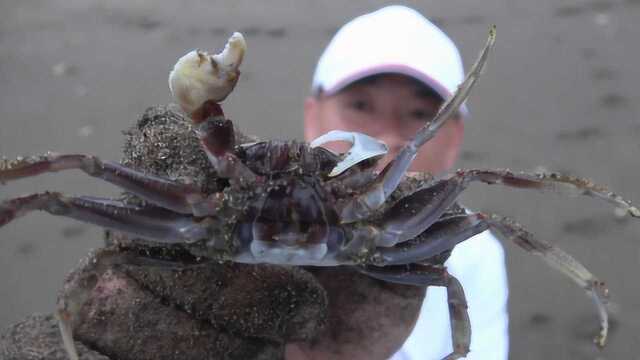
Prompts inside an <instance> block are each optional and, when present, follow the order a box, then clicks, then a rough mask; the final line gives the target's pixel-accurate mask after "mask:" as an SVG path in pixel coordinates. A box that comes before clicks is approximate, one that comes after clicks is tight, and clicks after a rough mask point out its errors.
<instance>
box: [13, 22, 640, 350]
mask: <svg viewBox="0 0 640 360" xmlns="http://www.w3.org/2000/svg"><path fill="white" fill-rule="evenodd" d="M494 36H495V34H494V32H493V30H492V33H491V35H490V38H489V41H488V43H487V45H486V47H485V49H484V50H483V52H482V53H481V55H480V58H479V60H478V61H477V63H476V64H475V65H474V67H473V68H472V70H471V72H470V73H469V75H468V76H467V78H466V79H465V81H464V82H463V83H462V84H461V85H460V87H459V89H458V91H457V92H456V94H455V95H454V96H453V97H452V98H450V99H449V100H448V101H447V102H445V104H444V105H443V106H442V108H441V109H440V111H439V112H438V114H437V116H436V118H435V119H434V120H433V121H432V122H431V123H429V124H427V125H426V126H425V127H424V128H422V129H421V130H420V131H419V132H418V133H417V134H416V136H415V137H414V139H413V140H412V141H410V142H409V143H408V144H407V145H406V146H405V147H404V148H403V149H402V151H400V153H399V155H398V156H397V157H396V158H395V159H394V160H393V161H392V162H391V163H390V164H389V165H388V166H387V167H386V168H385V169H384V170H383V171H382V172H380V173H377V172H376V171H375V167H374V165H375V162H376V159H377V157H378V156H379V155H382V154H384V145H382V144H380V143H378V142H377V141H376V140H375V139H371V138H369V137H366V136H364V135H362V134H357V133H350V134H345V133H340V132H337V133H329V134H327V135H326V136H324V137H322V138H320V139H318V140H317V141H316V142H314V144H313V145H320V144H322V143H323V142H326V141H333V140H344V139H345V138H349V139H352V142H353V143H354V144H355V145H358V146H354V148H352V149H351V150H350V151H349V152H347V153H346V154H342V155H338V154H334V153H332V152H330V151H328V150H325V149H323V148H320V147H313V146H308V145H306V144H301V143H296V142H276V141H269V142H267V141H262V142H253V143H245V144H236V135H235V134H234V128H233V124H232V123H231V122H230V121H229V120H227V119H226V118H225V117H224V114H223V112H222V109H221V107H220V106H219V104H218V102H219V101H222V100H223V99H224V98H225V97H226V96H227V95H228V94H229V92H230V91H231V90H232V89H233V87H234V86H235V83H236V81H237V77H238V74H239V73H238V71H237V69H238V66H239V65H240V62H241V60H242V56H243V54H244V41H243V40H242V37H241V36H239V35H234V36H233V37H232V38H231V39H230V42H229V44H228V45H227V47H226V48H225V50H224V51H223V52H222V53H221V54H220V55H214V56H209V55H208V54H206V53H202V52H200V51H195V52H192V53H189V54H187V55H185V56H184V57H183V58H181V59H180V60H179V61H178V63H177V64H176V68H175V69H174V71H173V72H172V74H171V76H170V85H171V89H172V91H173V93H174V96H175V97H176V99H177V100H178V102H179V103H180V105H181V106H182V107H183V109H184V110H185V111H186V112H187V113H188V116H189V117H190V118H191V120H192V121H193V126H194V128H195V131H196V133H197V136H198V138H199V142H200V144H201V147H202V150H203V152H204V154H206V157H207V159H208V161H209V162H210V165H211V167H212V168H213V170H214V172H215V174H216V175H215V176H216V180H215V184H216V186H215V187H217V188H215V189H214V191H211V192H207V191H204V190H203V189H202V188H201V187H199V186H197V185H194V184H193V183H186V182H181V181H175V180H169V179H166V178H165V177H162V176H156V175H145V173H143V172H141V171H136V170H133V169H131V168H128V167H125V166H123V165H119V164H115V163H107V162H102V161H100V160H99V159H97V158H95V157H91V156H86V155H48V156H46V157H43V158H36V159H27V160H23V161H19V162H16V163H7V164H5V166H4V169H2V170H0V181H10V180H14V179H19V178H24V177H29V176H35V175H38V174H41V173H44V172H51V171H60V170H66V169H80V170H82V171H84V172H86V173H87V174H89V175H91V176H94V177H97V178H101V179H103V180H105V181H108V182H111V183H113V184H115V185H117V186H119V187H121V188H122V189H124V190H126V191H128V192H129V193H131V194H133V195H135V196H136V197H137V198H139V199H142V201H141V202H139V203H138V204H131V203H128V202H126V201H113V200H109V199H96V198H89V197H66V196H63V195H61V194H57V193H43V194H33V195H28V196H24V197H19V198H14V199H10V200H7V201H5V202H3V203H2V204H0V224H3V223H7V222H9V221H11V220H13V219H14V218H16V217H19V216H21V215H24V214H25V213H27V212H29V211H31V210H36V209H38V210H45V211H48V212H50V213H52V214H56V215H63V216H68V217H72V218H76V219H78V220H81V221H85V222H90V223H94V224H97V225H100V226H104V227H107V228H111V229H114V230H117V231H123V232H126V233H129V234H131V235H134V236H138V237H141V238H144V239H148V240H149V241H150V242H151V244H155V245H156V246H157V245H158V244H164V245H163V247H162V248H173V247H177V248H180V249H182V250H183V251H184V252H186V254H189V255H188V256H186V257H187V260H184V259H183V258H182V257H180V256H170V257H168V258H167V259H165V258H164V257H162V256H160V258H159V259H158V258H154V257H151V258H149V257H145V258H142V257H140V256H136V255H135V254H134V256H126V257H125V259H124V260H126V261H122V262H123V263H133V264H136V263H137V264H139V265H150V266H157V267H164V266H165V263H166V261H167V260H176V259H177V260H176V261H181V262H187V263H189V260H188V258H189V256H192V257H195V258H196V259H200V258H206V259H212V260H216V261H233V262H239V263H248V264H258V263H271V264H283V265H309V266H337V265H347V266H352V267H354V268H355V269H357V270H358V271H360V272H362V273H364V274H366V275H369V276H371V277H375V278H378V279H381V280H385V281H388V282H392V283H398V284H408V285H414V286H415V285H417V286H420V287H424V286H444V287H446V288H447V293H448V296H449V305H450V317H451V328H452V338H453V344H454V348H453V353H452V354H451V355H450V356H449V358H458V357H461V356H464V355H465V354H466V353H467V352H468V351H469V342H470V337H471V334H470V330H469V319H468V316H467V314H466V301H465V297H464V292H463V289H462V287H461V286H460V284H459V283H458V281H457V280H456V279H455V278H454V277H453V276H451V275H449V274H448V273H447V271H446V268H444V266H442V264H443V263H444V261H445V260H446V258H447V257H448V255H449V254H450V252H451V250H452V249H453V248H454V247H455V246H456V244H458V243H459V242H461V241H464V240H466V239H468V238H469V237H471V236H473V235H475V234H477V233H479V232H482V231H484V230H486V229H488V228H492V229H494V230H496V231H497V232H499V233H501V234H502V235H504V237H505V238H507V239H509V240H512V241H514V242H515V243H516V244H518V245H519V246H521V247H522V248H524V249H525V250H527V251H530V252H532V253H535V254H537V255H541V256H542V257H543V259H544V260H546V261H547V262H549V263H550V264H551V265H552V266H554V267H557V268H558V269H560V270H561V271H562V272H563V273H565V274H566V275H568V276H569V277H570V278H571V279H572V280H574V281H575V282H576V283H578V284H579V285H580V286H581V287H583V288H584V289H585V290H586V291H587V293H588V294H589V295H590V296H591V297H592V298H593V299H594V302H595V304H596V306H597V309H598V313H599V316H600V319H601V332H600V334H599V335H598V337H597V339H596V341H597V343H598V344H599V345H604V342H605V340H606V335H607V329H608V320H607V313H606V308H605V305H604V303H605V302H606V298H607V289H606V287H605V286H604V284H603V283H602V282H601V281H599V280H598V279H597V278H596V277H595V276H593V275H592V274H591V273H590V272H589V271H588V270H586V269H585V268H584V267H583V266H582V265H581V264H579V263H578V262H577V261H576V260H574V259H573V258H572V257H571V256H569V255H568V254H566V253H564V252H563V251H561V250H559V249H557V248H555V247H553V246H552V245H550V244H547V243H545V242H542V241H539V240H535V239H534V238H533V237H532V236H531V235H530V234H529V233H528V232H526V231H525V230H524V229H522V228H521V227H520V226H519V225H517V224H516V223H514V222H512V221H510V220H507V219H504V218H501V217H498V216H495V215H486V214H481V213H475V214H468V213H466V212H465V211H464V209H462V208H461V207H460V206H458V205H457V203H456V199H457V197H458V195H459V194H460V193H461V192H462V191H463V190H464V189H465V188H466V187H467V186H468V185H469V184H471V183H473V182H484V183H488V184H503V185H506V186H512V187H518V188H532V189H540V190H545V189H550V190H554V191H558V192H561V193H568V194H570V195H574V194H583V195H588V196H593V197H596V198H600V199H603V200H605V201H608V202H610V203H612V204H614V205H615V206H617V207H620V208H623V209H625V210H626V211H627V212H628V213H629V214H631V215H632V216H634V217H640V211H638V209H636V208H635V207H632V206H631V205H630V204H628V203H627V202H626V201H624V200H623V199H621V198H620V197H619V196H617V195H615V194H613V193H610V192H608V191H607V190H605V189H604V188H602V187H598V186H596V185H594V184H591V183H590V182H588V181H585V180H582V179H576V178H572V177H567V176H562V175H557V174H538V175H534V174H514V173H512V172H509V171H505V170H460V171H458V172H456V173H454V174H452V175H449V176H446V177H443V178H438V179H434V178H430V177H426V176H425V177H423V178H420V179H406V178H405V174H406V171H407V169H408V168H409V166H410V164H411V162H412V160H413V158H414V157H415V155H416V151H417V149H418V148H419V147H420V146H421V145H423V144H424V143H425V142H427V141H429V139H431V138H432V137H433V136H434V134H435V133H436V132H437V131H438V129H439V128H440V127H441V126H442V125H443V124H444V123H445V122H446V121H447V120H448V119H449V118H450V117H451V116H452V115H453V114H454V113H455V112H456V111H457V109H458V107H459V106H460V104H462V102H463V101H464V100H465V99H466V97H467V96H468V93H469V91H470V90H471V88H472V86H473V84H474V83H475V81H476V80H477V78H478V76H479V74H480V72H481V70H482V68H483V66H484V63H485V62H486V58H487V55H488V52H489V50H490V49H491V47H492V46H493V43H494ZM139 170H140V169H139ZM157 175H160V174H157ZM143 242H144V243H145V244H146V243H147V241H143V240H137V239H132V240H131V243H129V245H128V246H132V247H135V246H137V245H139V244H141V243H143ZM113 258H114V259H117V261H116V262H115V263H119V262H120V261H121V259H122V257H121V256H115V257H113ZM98 263H100V261H98ZM107 263H108V264H109V261H107ZM89 283H91V284H92V287H91V289H94V288H95V287H93V284H95V281H91V282H89ZM83 284H86V282H85V283H83ZM406 288H409V289H411V287H406ZM77 289H81V290H80V291H73V289H71V291H67V292H66V293H64V294H63V296H62V297H61V300H60V304H61V308H60V317H61V324H62V328H63V334H64V337H65V339H66V347H67V349H68V351H69V352H70V353H71V354H75V349H74V347H73V342H72V341H71V340H72V337H71V334H72V331H71V330H72V329H78V328H79V327H80V325H81V324H80V323H79V319H78V316H79V314H81V310H80V309H81V308H83V307H84V306H85V305H86V304H87V303H88V299H91V297H90V296H88V294H87V292H86V291H85V290H86V289H84V287H83V286H78V287H77ZM413 289H416V288H413ZM420 296H421V294H420V293H418V298H419V297H420ZM414 297H415V296H414ZM418 306H419V304H418ZM77 332H79V333H80V332H82V330H79V331H77Z"/></svg>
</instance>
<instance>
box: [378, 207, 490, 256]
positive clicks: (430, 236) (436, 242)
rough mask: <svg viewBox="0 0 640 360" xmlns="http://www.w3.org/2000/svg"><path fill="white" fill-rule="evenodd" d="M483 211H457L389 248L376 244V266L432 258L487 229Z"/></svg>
mask: <svg viewBox="0 0 640 360" xmlns="http://www.w3.org/2000/svg"><path fill="white" fill-rule="evenodd" d="M488 228H489V225H488V224H487V222H486V221H484V216H483V215H482V214H471V215H457V216H452V217H450V218H446V219H443V220H440V221H438V222H436V223H435V224H433V225H432V226H430V227H429V229H428V230H427V231H425V232H424V233H422V234H421V235H420V236H418V237H416V238H415V239H413V240H409V241H406V242H403V243H401V244H398V245H396V246H393V247H388V248H377V249H376V250H375V254H374V255H373V262H374V264H375V265H376V266H388V265H403V264H410V263H415V262H419V261H421V260H425V259H429V258H431V257H433V256H436V255H439V254H442V253H443V252H445V251H447V250H451V249H453V248H454V247H455V246H456V245H457V244H459V243H461V242H463V241H465V240H467V239H469V238H471V237H473V236H475V235H477V234H479V233H481V232H483V231H485V230H487V229H488Z"/></svg>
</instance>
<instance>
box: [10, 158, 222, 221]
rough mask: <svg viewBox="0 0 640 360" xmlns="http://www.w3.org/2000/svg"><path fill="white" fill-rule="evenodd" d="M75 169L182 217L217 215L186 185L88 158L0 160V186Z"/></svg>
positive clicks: (211, 203)
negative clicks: (185, 215)
mask: <svg viewBox="0 0 640 360" xmlns="http://www.w3.org/2000/svg"><path fill="white" fill-rule="evenodd" d="M72 169H77V170H81V171H83V172H85V173H86V174H87V175H89V176H92V177H95V178H98V179H102V180H104V181H107V182H109V183H111V184H114V185H116V186H118V187H120V188H122V189H124V190H126V191H129V192H131V193H133V194H135V195H138V196H140V197H141V198H143V199H145V200H147V201H149V202H151V203H153V204H156V205H158V206H162V207H164V208H166V209H171V210H173V211H175V212H178V213H181V214H194V215H198V216H204V215H210V214H215V213H216V208H217V207H218V205H219V204H218V203H219V200H217V199H215V198H214V197H207V196H206V194H204V193H201V192H200V190H199V189H198V188H197V187H196V186H194V185H189V184H180V183H177V182H173V181H170V180H166V179H163V178H160V177H157V176H153V175H149V174H144V173H142V172H139V171H136V170H132V169H129V168H127V167H125V166H122V165H120V164H117V163H114V162H109V161H102V160H100V159H99V158H97V157H95V156H91V155H83V154H54V153H48V154H46V155H42V156H34V157H28V158H21V159H18V160H15V161H8V160H1V161H0V184H1V183H4V182H8V181H13V180H18V179H23V178H29V177H33V176H38V175H40V174H44V173H50V172H58V171H64V170H72Z"/></svg>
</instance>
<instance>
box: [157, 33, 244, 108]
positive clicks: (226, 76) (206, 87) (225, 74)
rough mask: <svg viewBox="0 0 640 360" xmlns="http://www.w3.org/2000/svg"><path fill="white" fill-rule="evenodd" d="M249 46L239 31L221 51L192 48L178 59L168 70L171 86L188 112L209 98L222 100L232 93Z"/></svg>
mask: <svg viewBox="0 0 640 360" xmlns="http://www.w3.org/2000/svg"><path fill="white" fill-rule="evenodd" d="M246 49H247V44H246V42H245V41H244V37H243V36H242V34H240V33H238V32H236V33H233V35H231V37H230V38H229V40H228V41H227V44H226V45H225V47H224V49H223V50H222V51H221V52H220V53H219V54H216V55H210V54H209V53H207V52H205V51H201V50H193V51H191V52H189V53H187V54H186V55H184V56H183V57H181V58H180V59H178V62H177V63H176V64H175V65H174V67H173V70H172V71H171V73H170V74H169V89H171V94H172V95H173V97H174V98H175V99H176V101H177V102H178V104H180V106H181V107H182V109H183V110H184V111H185V112H186V113H187V114H192V113H193V112H195V111H196V110H197V109H198V108H200V106H202V104H203V103H204V102H205V101H207V100H212V101H215V102H220V101H222V100H224V99H225V98H226V97H227V95H229V93H231V91H232V90H233V88H234V87H235V85H236V82H237V81H238V76H239V75H240V71H239V70H238V68H239V67H240V64H242V59H243V57H244V53H245V51H246Z"/></svg>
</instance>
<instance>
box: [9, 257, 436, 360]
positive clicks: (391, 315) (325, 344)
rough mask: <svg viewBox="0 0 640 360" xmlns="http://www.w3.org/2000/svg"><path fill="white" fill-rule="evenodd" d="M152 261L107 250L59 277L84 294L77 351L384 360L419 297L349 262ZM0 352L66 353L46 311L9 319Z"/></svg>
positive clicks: (141, 357)
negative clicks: (308, 267)
mask: <svg viewBox="0 0 640 360" xmlns="http://www.w3.org/2000/svg"><path fill="white" fill-rule="evenodd" d="M154 261H157V260H149V261H147V259H146V258H144V257H140V253H139V251H136V250H120V249H116V248H114V247H111V248H106V249H101V250H98V251H96V252H94V253H92V254H91V255H90V256H89V257H88V258H87V259H85V260H84V261H83V262H82V263H81V265H80V267H79V268H77V269H76V270H74V271H73V272H72V273H71V274H70V275H69V276H68V278H67V281H66V283H65V286H64V288H63V290H62V291H61V294H60V296H61V299H63V300H64V301H67V302H69V301H70V300H73V299H78V298H80V297H82V298H83V299H86V300H85V301H84V305H83V306H82V307H81V308H80V311H79V313H77V314H74V315H75V316H74V317H73V319H74V320H73V328H74V338H75V340H76V346H77V347H78V351H79V353H80V358H81V359H100V360H105V359H113V360H115V359H118V360H129V359H131V360H133V359H136V360H145V359H154V360H162V359H185V360H188V359H282V358H285V349H286V358H287V359H304V358H331V359H337V358H345V359H347V358H348V359H354V358H355V359H358V358H361V359H365V358H366V359H374V358H380V359H384V358H387V357H388V356H390V355H391V354H393V352H395V351H396V350H397V348H399V347H400V346H401V345H402V343H403V342H404V339H405V338H406V337H407V336H408V334H409V333H410V331H411V328H412V327H413V325H414V323H415V320H416V317H417V314H418V312H419V309H420V304H421V302H422V297H423V295H424V290H423V289H420V288H417V287H410V286H401V285H393V284H388V283H384V282H382V281H379V280H375V279H371V278H368V277H366V276H364V275H361V274H359V273H357V272H355V271H353V270H350V269H348V268H326V269H325V268H323V269H312V271H313V272H314V273H315V276H313V275H311V274H310V273H309V272H307V271H305V270H303V269H301V268H297V267H281V266H273V265H242V264H217V263H211V262H209V263H205V264H199V265H194V266H187V267H183V266H174V265H172V264H171V263H168V262H163V261H157V262H154ZM132 263H133V265H131V264H132ZM320 282H322V283H323V284H324V285H325V288H326V292H325V288H323V287H322V286H321V285H320ZM79 294H82V296H80V297H79ZM327 299H328V300H329V304H331V305H330V308H329V309H328V308H327V305H328V302H327ZM0 358H2V359H53V360H57V359H60V360H63V359H66V358H67V357H66V354H65V352H64V349H63V345H62V339H61V336H60V334H59V331H58V327H57V324H56V321H55V319H54V317H52V316H31V317H29V318H27V319H26V320H25V321H23V322H21V323H19V324H16V325H14V326H12V327H11V328H10V329H9V330H8V331H7V332H6V333H5V334H4V335H3V336H2V338H1V339H0Z"/></svg>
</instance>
